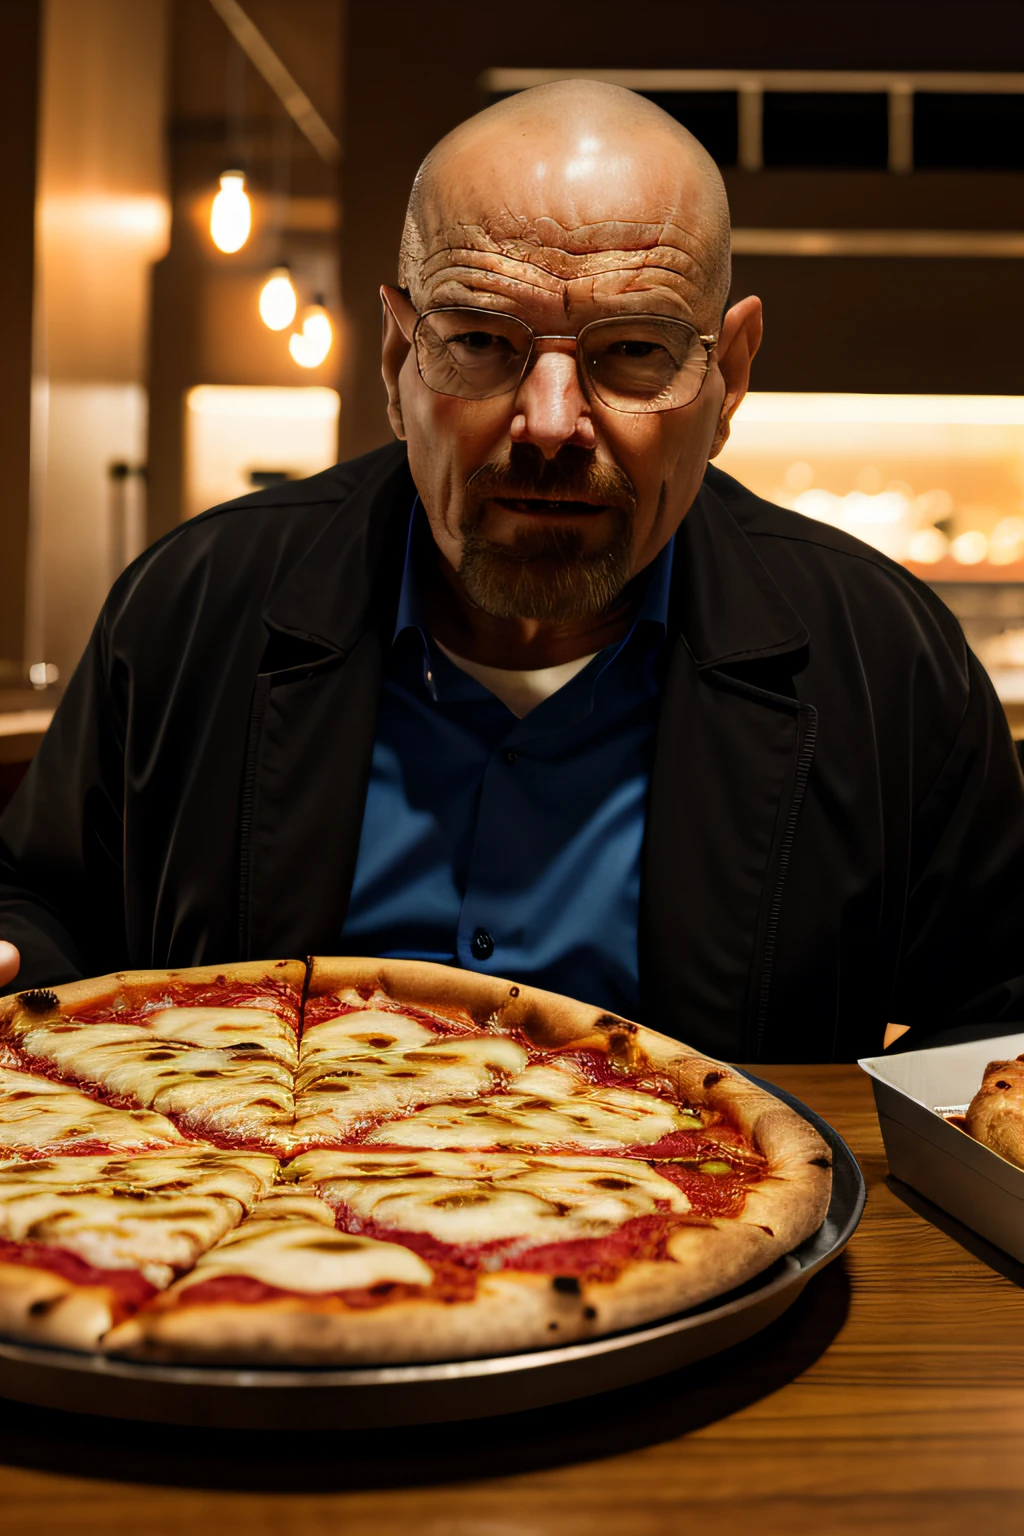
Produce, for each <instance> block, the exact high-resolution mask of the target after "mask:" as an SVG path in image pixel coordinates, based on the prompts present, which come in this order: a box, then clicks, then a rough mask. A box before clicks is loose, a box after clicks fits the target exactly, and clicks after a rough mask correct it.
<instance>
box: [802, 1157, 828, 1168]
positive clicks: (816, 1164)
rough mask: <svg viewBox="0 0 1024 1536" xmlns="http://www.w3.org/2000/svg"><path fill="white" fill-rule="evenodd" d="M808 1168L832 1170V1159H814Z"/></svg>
mask: <svg viewBox="0 0 1024 1536" xmlns="http://www.w3.org/2000/svg"><path fill="white" fill-rule="evenodd" d="M808 1166H809V1167H810V1168H831V1167H832V1159H831V1158H830V1157H812V1158H811V1161H810V1163H809V1164H808Z"/></svg>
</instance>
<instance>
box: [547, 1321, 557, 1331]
mask: <svg viewBox="0 0 1024 1536" xmlns="http://www.w3.org/2000/svg"><path fill="white" fill-rule="evenodd" d="M557 1327H558V1324H557V1323H548V1331H549V1332H550V1333H554V1331H555V1329H556V1328H557Z"/></svg>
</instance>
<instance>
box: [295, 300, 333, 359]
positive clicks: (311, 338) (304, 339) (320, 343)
mask: <svg viewBox="0 0 1024 1536" xmlns="http://www.w3.org/2000/svg"><path fill="white" fill-rule="evenodd" d="M333 341H334V327H333V326H332V325H331V317H330V315H328V313H327V311H326V309H325V308H324V303H323V299H322V298H321V297H320V295H319V294H318V295H317V297H316V299H315V300H314V301H313V303H312V304H311V305H310V306H309V308H308V309H307V310H306V311H305V312H304V314H303V316H302V330H301V331H293V332H292V334H291V336H289V338H288V350H289V352H290V353H291V355H292V357H293V358H294V360H295V362H297V363H298V365H299V367H300V368H319V366H320V364H321V363H322V362H323V361H324V358H325V357H326V356H327V354H328V352H329V351H330V350H331V344H332V342H333Z"/></svg>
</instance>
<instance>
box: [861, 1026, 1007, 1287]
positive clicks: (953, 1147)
mask: <svg viewBox="0 0 1024 1536" xmlns="http://www.w3.org/2000/svg"><path fill="white" fill-rule="evenodd" d="M1022 1052H1024V1033H1021V1034H1016V1035H995V1036H992V1037H991V1038H989V1039H985V1040H972V1041H969V1042H967V1043H965V1044H962V1045H943V1046H936V1047H935V1048H934V1049H933V1050H923V1051H906V1052H904V1053H902V1054H901V1055H898V1056H868V1057H865V1058H864V1060H862V1061H861V1062H859V1063H858V1065H859V1066H861V1067H863V1069H864V1071H865V1072H867V1073H868V1074H869V1076H870V1078H871V1086H872V1088H873V1089H874V1093H875V1107H876V1109H877V1110H878V1123H879V1125H880V1126H881V1129H882V1140H883V1141H884V1142H885V1151H886V1156H887V1157H888V1159H889V1167H890V1169H891V1171H892V1173H893V1176H894V1177H895V1178H897V1179H901V1180H902V1181H903V1183H904V1184H909V1185H910V1186H911V1188H912V1189H916V1190H917V1191H918V1193H919V1194H922V1195H924V1196H925V1197H926V1199H928V1200H931V1201H932V1202H933V1203H934V1204H935V1205H938V1206H940V1207H941V1208H942V1210H944V1211H948V1212H949V1214H950V1215H951V1216H955V1217H956V1219H957V1220H958V1221H961V1222H963V1224H964V1226H965V1227H970V1228H971V1229H972V1230H973V1231H975V1232H978V1233H980V1234H981V1236H982V1237H985V1238H987V1239H988V1240H989V1242H990V1243H995V1244H996V1246H997V1247H999V1248H1002V1249H1004V1250H1005V1251H1006V1252H1007V1253H1009V1254H1012V1256H1013V1257H1014V1258H1015V1259H1019V1260H1020V1261H1021V1262H1024V1168H1015V1167H1014V1165H1013V1164H1012V1163H1008V1162H1007V1161H1006V1159H1005V1158H1002V1157H1000V1156H999V1154H998V1153H997V1152H991V1151H989V1149H988V1147H983V1146H982V1145H981V1143H980V1142H977V1141H975V1140H974V1139H973V1138H972V1137H970V1136H968V1135H967V1133H966V1132H965V1131H962V1130H960V1129H959V1127H958V1126H956V1125H952V1124H950V1123H949V1122H948V1121H947V1120H945V1119H944V1118H943V1113H945V1114H950V1113H954V1112H956V1111H957V1110H959V1111H963V1110H964V1109H966V1107H967V1105H968V1104H969V1103H970V1101H971V1099H973V1097H974V1095H975V1094H976V1093H977V1091H978V1089H979V1088H980V1087H981V1079H982V1077H983V1075H984V1072H985V1068H986V1066H987V1065H988V1063H989V1062H990V1061H1008V1060H1012V1059H1013V1057H1015V1056H1019V1055H1020V1054H1021V1053H1022Z"/></svg>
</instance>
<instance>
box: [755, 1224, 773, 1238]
mask: <svg viewBox="0 0 1024 1536" xmlns="http://www.w3.org/2000/svg"><path fill="white" fill-rule="evenodd" d="M758 1226H759V1227H760V1228H761V1231H762V1232H767V1233H768V1236H769V1237H774V1236H775V1233H774V1232H773V1231H772V1229H771V1227H766V1226H765V1225H764V1223H763V1222H761V1221H759V1222H758Z"/></svg>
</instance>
